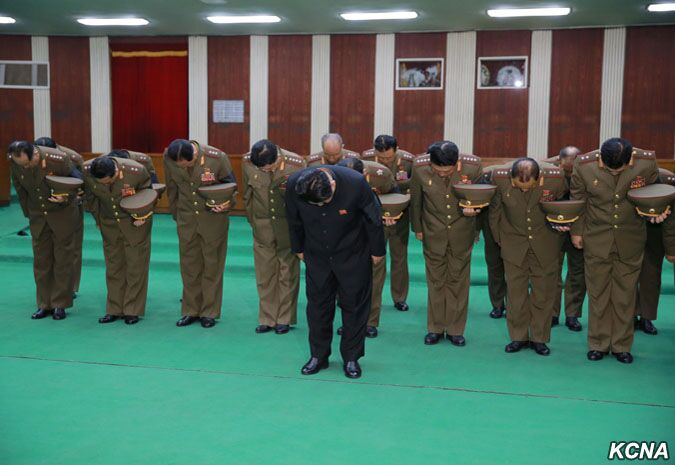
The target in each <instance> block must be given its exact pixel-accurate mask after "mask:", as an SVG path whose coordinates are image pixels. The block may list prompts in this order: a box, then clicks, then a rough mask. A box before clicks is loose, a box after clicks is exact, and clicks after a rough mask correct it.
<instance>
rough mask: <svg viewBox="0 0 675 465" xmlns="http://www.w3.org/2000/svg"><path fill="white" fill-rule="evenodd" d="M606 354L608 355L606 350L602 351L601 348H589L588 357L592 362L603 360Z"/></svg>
mask: <svg viewBox="0 0 675 465" xmlns="http://www.w3.org/2000/svg"><path fill="white" fill-rule="evenodd" d="M605 355H607V353H606V352H600V351H599V350H589V351H588V353H587V354H586V358H588V359H589V360H590V361H592V362H597V361H598V360H602V359H603V358H604V357H605Z"/></svg>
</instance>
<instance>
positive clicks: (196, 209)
mask: <svg viewBox="0 0 675 465" xmlns="http://www.w3.org/2000/svg"><path fill="white" fill-rule="evenodd" d="M192 143H193V144H197V148H198V152H197V154H196V155H195V157H196V158H197V161H196V162H195V165H194V166H193V167H191V168H189V169H183V168H180V167H179V166H178V165H177V164H176V162H174V161H173V160H171V159H170V158H169V157H167V156H166V154H164V174H165V177H166V192H167V196H168V198H169V209H170V211H171V215H172V216H173V218H174V219H175V220H176V224H177V225H178V235H179V236H180V237H181V238H182V239H184V240H191V239H192V238H193V237H194V236H195V234H200V235H201V236H202V237H203V238H204V239H205V240H206V242H212V241H215V240H218V239H222V238H223V237H224V236H226V235H227V227H228V213H227V212H222V213H214V212H212V211H211V209H210V208H208V207H207V206H206V199H204V198H203V197H202V196H201V195H199V193H198V192H197V189H198V188H199V187H201V186H208V185H211V184H218V183H228V182H235V179H234V175H233V174H232V166H231V165H230V160H229V158H228V157H227V155H226V154H225V152H223V151H222V150H219V149H217V148H214V147H210V146H208V145H200V144H198V143H197V142H194V141H192ZM232 207H234V205H232Z"/></svg>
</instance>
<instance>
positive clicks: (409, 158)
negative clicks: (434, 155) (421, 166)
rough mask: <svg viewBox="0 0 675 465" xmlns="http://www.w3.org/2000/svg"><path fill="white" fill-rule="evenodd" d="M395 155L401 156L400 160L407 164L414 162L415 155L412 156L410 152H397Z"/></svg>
mask: <svg viewBox="0 0 675 465" xmlns="http://www.w3.org/2000/svg"><path fill="white" fill-rule="evenodd" d="M396 153H397V154H398V155H400V156H401V158H402V159H403V160H405V161H409V162H411V163H412V162H414V161H415V155H413V154H412V153H410V152H407V151H405V150H397V151H396Z"/></svg>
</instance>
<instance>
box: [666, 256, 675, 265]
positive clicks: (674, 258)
mask: <svg viewBox="0 0 675 465" xmlns="http://www.w3.org/2000/svg"><path fill="white" fill-rule="evenodd" d="M666 260H668V261H669V262H670V263H675V255H666Z"/></svg>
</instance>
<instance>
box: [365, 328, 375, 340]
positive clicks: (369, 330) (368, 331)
mask: <svg viewBox="0 0 675 465" xmlns="http://www.w3.org/2000/svg"><path fill="white" fill-rule="evenodd" d="M366 337H369V338H374V337H377V328H376V327H375V326H368V327H366Z"/></svg>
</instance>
